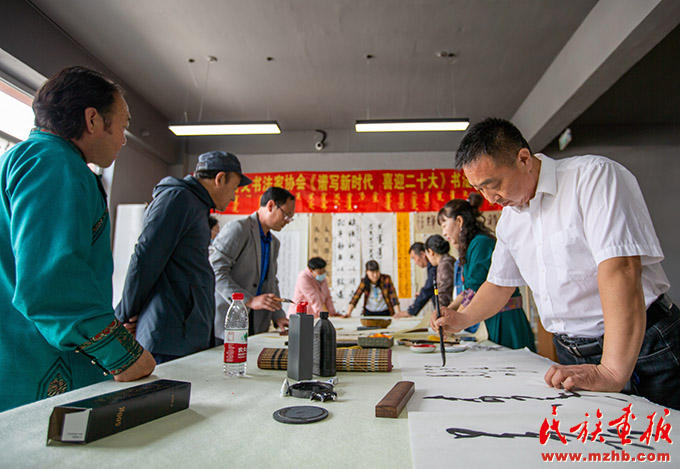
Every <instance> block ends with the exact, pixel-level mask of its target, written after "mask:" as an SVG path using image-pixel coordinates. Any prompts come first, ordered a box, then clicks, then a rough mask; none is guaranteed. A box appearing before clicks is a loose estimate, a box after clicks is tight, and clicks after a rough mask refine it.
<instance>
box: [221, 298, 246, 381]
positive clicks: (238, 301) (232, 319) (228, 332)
mask: <svg viewBox="0 0 680 469" xmlns="http://www.w3.org/2000/svg"><path fill="white" fill-rule="evenodd" d="M247 357H248V308H246V305H245V304H244V303H243V293H232V294H231V306H229V310H228V311H227V317H226V318H225V320H224V374H225V375H226V376H245V375H246V358H247Z"/></svg>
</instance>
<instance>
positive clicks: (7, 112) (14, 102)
mask: <svg viewBox="0 0 680 469" xmlns="http://www.w3.org/2000/svg"><path fill="white" fill-rule="evenodd" d="M30 99H31V98H30V97H29V98H28V100H30ZM34 120H35V116H34V115H33V109H31V106H30V105H28V104H26V103H25V102H22V101H20V100H18V99H17V98H15V97H14V96H12V95H10V94H8V93H6V92H5V91H4V90H2V89H0V130H1V131H3V132H4V133H6V134H8V135H11V136H12V137H14V138H16V139H18V140H26V139H27V138H28V134H29V133H30V132H31V129H32V128H33V127H34Z"/></svg>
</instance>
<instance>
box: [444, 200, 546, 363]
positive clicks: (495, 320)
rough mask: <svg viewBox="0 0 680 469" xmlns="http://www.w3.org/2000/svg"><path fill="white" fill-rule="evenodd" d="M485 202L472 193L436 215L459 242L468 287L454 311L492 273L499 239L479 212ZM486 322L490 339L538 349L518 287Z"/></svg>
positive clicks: (464, 276)
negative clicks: (492, 263) (494, 254)
mask: <svg viewBox="0 0 680 469" xmlns="http://www.w3.org/2000/svg"><path fill="white" fill-rule="evenodd" d="M483 201H484V199H483V198H482V196H481V195H479V194H477V193H472V194H470V196H469V199H468V200H462V199H453V200H450V201H448V202H447V203H446V205H444V207H443V208H442V209H441V210H440V211H439V214H438V215H437V221H438V222H439V224H440V225H441V227H442V232H443V233H444V235H445V236H446V237H447V238H448V239H451V240H452V241H453V242H454V243H455V244H457V245H458V252H459V260H460V263H461V265H462V266H463V286H464V288H465V289H464V290H463V292H462V293H461V294H460V295H458V297H457V298H455V299H454V301H453V302H452V303H451V304H450V305H449V306H448V308H449V309H451V310H457V309H458V308H459V307H462V308H463V309H464V308H465V307H466V306H467V305H468V304H470V301H472V298H474V296H475V294H476V292H477V290H479V287H480V286H481V285H482V284H483V283H484V282H485V281H486V277H487V275H488V273H489V267H490V265H491V255H492V253H493V250H494V246H495V245H496V240H495V238H494V237H493V235H492V234H491V231H490V230H489V229H488V228H487V227H486V226H485V225H484V219H483V217H482V214H481V213H480V212H479V207H481V205H482V202H483ZM443 313H444V312H443V311H442V314H443ZM484 322H485V324H486V329H487V331H488V334H489V340H491V341H493V342H495V343H497V344H499V345H504V346H506V347H509V348H513V349H518V348H523V347H528V348H529V349H530V350H532V351H536V344H535V341H534V333H533V332H532V330H531V325H530V324H529V321H528V320H527V317H526V314H525V313H524V309H522V297H521V295H520V293H519V289H517V288H515V289H514V291H513V292H512V296H511V298H509V299H508V301H507V302H506V304H505V305H502V306H501V307H499V310H498V311H497V314H494V315H492V316H490V317H488V318H486V320H485V321H484Z"/></svg>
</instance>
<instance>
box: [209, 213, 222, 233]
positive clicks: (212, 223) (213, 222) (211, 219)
mask: <svg viewBox="0 0 680 469" xmlns="http://www.w3.org/2000/svg"><path fill="white" fill-rule="evenodd" d="M218 223H219V222H218V221H217V218H215V217H213V216H209V217H208V226H209V227H210V229H211V230H212V228H213V226H215V225H217V224H218Z"/></svg>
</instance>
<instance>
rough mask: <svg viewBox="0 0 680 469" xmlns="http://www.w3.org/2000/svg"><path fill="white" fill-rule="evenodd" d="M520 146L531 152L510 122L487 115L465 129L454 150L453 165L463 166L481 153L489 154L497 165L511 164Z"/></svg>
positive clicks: (474, 159) (527, 144)
mask: <svg viewBox="0 0 680 469" xmlns="http://www.w3.org/2000/svg"><path fill="white" fill-rule="evenodd" d="M522 148H526V149H528V150H529V152H530V153H531V148H530V147H529V143H527V141H526V140H525V138H524V137H523V136H522V133H521V132H520V131H519V129H518V128H517V127H515V126H514V125H513V124H512V122H510V121H507V120H505V119H499V118H496V117H489V118H487V119H484V120H483V121H481V122H478V123H476V124H475V125H473V126H472V127H470V129H469V130H468V131H467V133H466V134H465V137H463V140H462V141H461V142H460V146H459V147H458V151H457V152H456V156H455V160H454V166H455V167H456V168H458V169H461V168H464V167H466V166H468V165H469V164H471V163H473V162H475V161H476V160H477V159H478V158H479V157H481V156H482V155H488V156H490V157H491V158H492V159H493V160H494V161H495V162H496V163H497V164H499V165H506V164H511V163H513V162H514V161H515V158H516V157H517V153H518V152H519V151H520V150H521V149H522ZM532 154H533V153H532Z"/></svg>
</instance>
